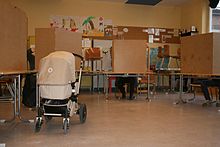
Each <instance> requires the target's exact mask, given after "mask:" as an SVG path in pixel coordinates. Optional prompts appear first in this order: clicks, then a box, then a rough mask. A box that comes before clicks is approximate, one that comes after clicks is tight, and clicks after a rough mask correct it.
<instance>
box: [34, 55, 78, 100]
mask: <svg viewBox="0 0 220 147" xmlns="http://www.w3.org/2000/svg"><path fill="white" fill-rule="evenodd" d="M75 80H76V78H75V56H74V55H73V54H72V53H70V52H66V51H56V52H53V53H51V54H49V55H48V56H46V57H44V58H42V59H41V61H40V68H39V77H38V81H37V82H38V84H39V88H40V96H41V97H42V98H48V99H66V98H69V97H70V96H71V94H72V87H71V83H72V82H75Z"/></svg>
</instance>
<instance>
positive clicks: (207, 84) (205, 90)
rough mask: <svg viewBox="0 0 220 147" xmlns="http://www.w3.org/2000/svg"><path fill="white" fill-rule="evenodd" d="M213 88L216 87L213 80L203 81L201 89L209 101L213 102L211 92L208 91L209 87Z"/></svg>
mask: <svg viewBox="0 0 220 147" xmlns="http://www.w3.org/2000/svg"><path fill="white" fill-rule="evenodd" d="M211 86H215V83H214V82H213V81H212V80H203V81H201V89H202V92H203V94H204V97H205V99H206V100H207V101H210V100H211V98H210V94H209V90H208V87H211Z"/></svg>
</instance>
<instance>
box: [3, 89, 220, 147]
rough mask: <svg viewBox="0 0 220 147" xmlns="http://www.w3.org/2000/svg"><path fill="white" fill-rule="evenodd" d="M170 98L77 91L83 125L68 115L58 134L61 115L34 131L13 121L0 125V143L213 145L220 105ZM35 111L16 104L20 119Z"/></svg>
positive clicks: (219, 134)
mask: <svg viewBox="0 0 220 147" xmlns="http://www.w3.org/2000/svg"><path fill="white" fill-rule="evenodd" d="M191 96H192V94H187V95H186V94H185V95H183V98H190V97H191ZM176 100H178V94H164V93H162V94H156V95H155V96H154V97H153V98H152V99H151V101H150V102H147V101H146V100H145V97H144V96H139V97H137V99H135V100H133V101H129V100H118V99H116V98H114V97H113V96H112V97H111V99H110V100H106V99H105V96H104V95H103V94H97V93H95V94H90V93H81V95H80V101H82V102H85V103H86V105H87V109H88V117H87V121H86V122H85V123H84V124H80V123H79V119H78V117H77V116H74V117H72V118H71V121H70V129H69V131H68V133H67V134H64V133H63V129H62V119H61V118H53V119H52V120H51V121H49V122H47V123H44V124H43V126H42V128H41V131H40V132H39V133H35V132H34V126H35V125H34V123H31V124H27V123H23V122H20V121H19V119H17V120H16V121H14V122H12V123H6V124H0V147H3V146H6V147H14V146H16V147H25V146H27V147H39V146H40V147H61V146H62V147H73V146H75V147H104V146H105V147H219V146H220V141H219V139H220V112H219V111H218V109H220V108H217V107H215V105H214V104H213V105H212V106H208V107H202V103H203V102H204V99H203V98H202V96H200V97H199V98H197V99H196V101H193V102H190V103H187V104H179V105H174V104H173V102H175V101H176ZM11 105H12V104H7V103H0V119H5V118H10V116H11V114H12V113H11V110H12V109H11ZM35 114H36V112H33V111H31V110H29V109H28V108H23V107H22V116H23V117H24V118H28V119H34V118H35Z"/></svg>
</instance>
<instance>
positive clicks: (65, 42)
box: [35, 28, 82, 69]
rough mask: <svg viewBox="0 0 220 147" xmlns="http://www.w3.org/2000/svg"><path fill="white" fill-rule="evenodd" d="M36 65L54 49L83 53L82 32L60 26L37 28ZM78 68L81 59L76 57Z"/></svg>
mask: <svg viewBox="0 0 220 147" xmlns="http://www.w3.org/2000/svg"><path fill="white" fill-rule="evenodd" d="M35 35H36V39H35V41H36V62H35V63H36V65H37V66H36V67H38V66H39V61H40V59H41V58H43V57H45V56H47V55H48V54H50V53H51V52H54V51H68V52H72V53H76V54H79V55H82V34H81V33H77V32H71V31H66V30H64V29H59V28H36V30H35ZM76 64H77V66H76V68H77V69H78V68H79V67H80V60H79V59H78V58H76Z"/></svg>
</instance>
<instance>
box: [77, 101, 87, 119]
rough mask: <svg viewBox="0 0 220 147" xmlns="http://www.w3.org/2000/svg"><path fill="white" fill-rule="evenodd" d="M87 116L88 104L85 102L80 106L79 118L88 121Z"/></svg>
mask: <svg viewBox="0 0 220 147" xmlns="http://www.w3.org/2000/svg"><path fill="white" fill-rule="evenodd" d="M86 117H87V109H86V105H85V104H80V107H79V120H80V123H84V122H85V121H86Z"/></svg>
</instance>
